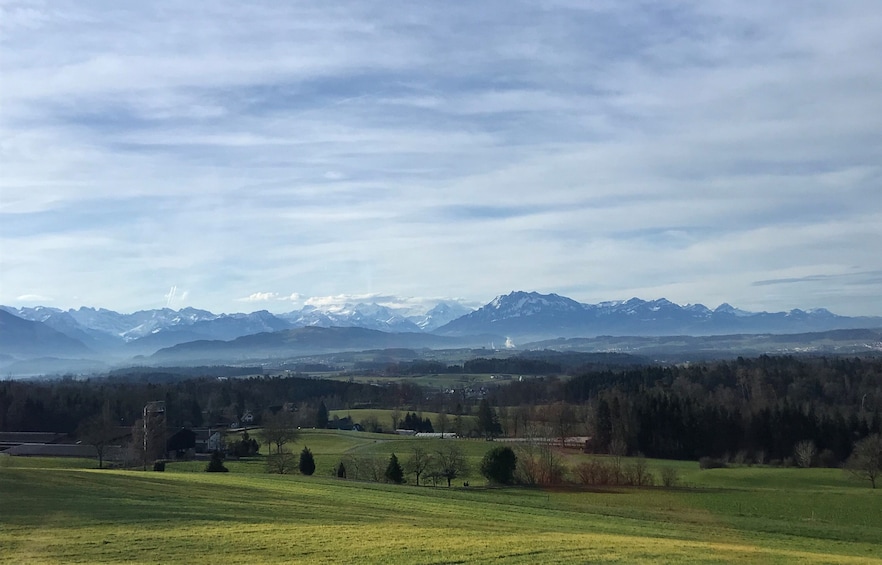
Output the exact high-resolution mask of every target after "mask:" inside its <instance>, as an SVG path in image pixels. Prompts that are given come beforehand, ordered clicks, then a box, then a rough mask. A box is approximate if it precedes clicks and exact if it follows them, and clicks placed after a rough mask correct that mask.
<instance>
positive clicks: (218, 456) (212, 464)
mask: <svg viewBox="0 0 882 565" xmlns="http://www.w3.org/2000/svg"><path fill="white" fill-rule="evenodd" d="M227 471H229V469H227V468H226V467H225V466H224V454H223V453H221V452H220V451H212V452H211V461H209V462H208V465H207V466H206V467H205V472H206V473H226V472H227Z"/></svg>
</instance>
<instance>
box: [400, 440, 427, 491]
mask: <svg viewBox="0 0 882 565" xmlns="http://www.w3.org/2000/svg"><path fill="white" fill-rule="evenodd" d="M433 460H434V458H433V456H432V454H431V453H429V452H428V451H426V450H425V449H424V448H423V447H422V446H421V445H415V446H413V449H411V452H410V457H409V458H408V459H407V461H406V462H405V463H404V468H405V470H406V471H407V472H408V473H413V475H414V477H415V478H416V484H417V486H419V484H420V476H421V475H422V474H423V473H425V472H426V470H428V469H429V467H431V466H432V463H433Z"/></svg>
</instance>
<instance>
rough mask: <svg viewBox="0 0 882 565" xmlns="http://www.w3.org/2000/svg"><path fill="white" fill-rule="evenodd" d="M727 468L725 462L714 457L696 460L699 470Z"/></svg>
mask: <svg viewBox="0 0 882 565" xmlns="http://www.w3.org/2000/svg"><path fill="white" fill-rule="evenodd" d="M726 467H728V465H727V464H726V462H725V461H723V460H722V459H719V458H716V457H702V458H700V459H699V460H698V468H699V469H725V468H726Z"/></svg>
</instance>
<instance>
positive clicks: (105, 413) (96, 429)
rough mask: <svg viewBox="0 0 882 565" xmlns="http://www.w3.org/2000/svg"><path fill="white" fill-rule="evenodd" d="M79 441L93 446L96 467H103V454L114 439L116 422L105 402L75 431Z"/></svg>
mask: <svg viewBox="0 0 882 565" xmlns="http://www.w3.org/2000/svg"><path fill="white" fill-rule="evenodd" d="M77 435H78V437H79V438H80V441H82V442H83V443H85V444H87V445H91V446H92V447H94V448H95V452H96V455H97V456H98V468H99V469H103V468H104V455H105V454H106V453H107V448H108V447H109V446H110V443H111V442H112V441H113V440H114V439H116V436H117V434H116V422H115V420H114V418H113V416H112V415H111V412H110V405H109V404H107V403H105V404H104V406H103V407H102V409H101V412H99V413H97V414H95V415H94V416H92V417H91V418H88V419H87V420H85V421H83V423H82V424H80V427H79V429H78V431H77Z"/></svg>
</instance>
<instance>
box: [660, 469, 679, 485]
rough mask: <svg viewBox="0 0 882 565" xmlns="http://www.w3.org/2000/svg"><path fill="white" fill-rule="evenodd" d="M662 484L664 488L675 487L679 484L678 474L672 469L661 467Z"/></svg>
mask: <svg viewBox="0 0 882 565" xmlns="http://www.w3.org/2000/svg"><path fill="white" fill-rule="evenodd" d="M661 480H662V484H663V485H664V486H666V487H675V486H677V485H679V484H680V472H679V471H677V469H675V468H674V467H662V470H661Z"/></svg>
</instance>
